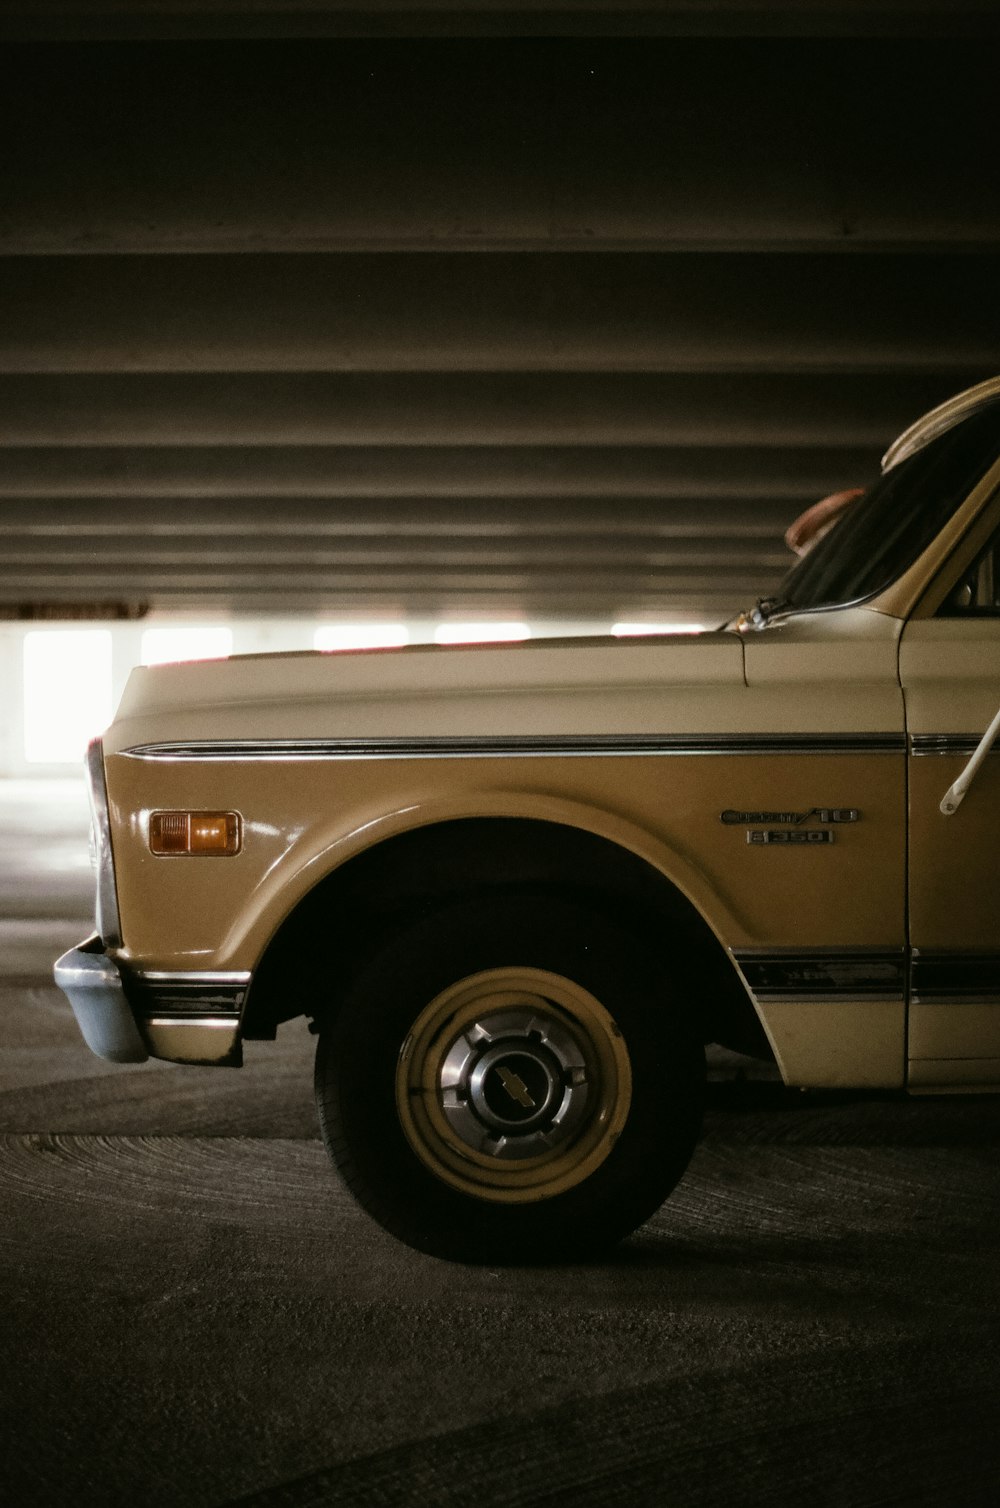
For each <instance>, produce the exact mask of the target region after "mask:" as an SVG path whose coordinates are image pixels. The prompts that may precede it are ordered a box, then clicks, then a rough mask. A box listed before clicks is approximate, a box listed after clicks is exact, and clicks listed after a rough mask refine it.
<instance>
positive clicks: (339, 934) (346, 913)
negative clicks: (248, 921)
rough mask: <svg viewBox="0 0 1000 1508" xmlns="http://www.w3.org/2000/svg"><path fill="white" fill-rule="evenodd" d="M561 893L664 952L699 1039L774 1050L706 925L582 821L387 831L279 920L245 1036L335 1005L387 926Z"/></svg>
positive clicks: (484, 821) (640, 864)
mask: <svg viewBox="0 0 1000 1508" xmlns="http://www.w3.org/2000/svg"><path fill="white" fill-rule="evenodd" d="M525 890H531V891H533V892H535V893H536V894H537V895H538V896H539V899H540V900H542V899H543V898H544V896H545V894H555V893H558V894H560V895H562V896H571V897H573V898H575V899H577V900H578V901H581V902H584V903H589V904H590V905H591V906H593V907H595V908H599V909H600V910H601V911H603V912H604V914H606V915H608V916H611V917H613V918H614V919H615V920H616V921H617V922H618V923H619V925H621V926H623V927H624V928H626V929H627V930H629V931H631V932H633V933H636V934H637V935H640V936H642V937H643V938H644V940H645V941H646V942H647V944H650V943H651V944H652V946H653V948H654V949H666V950H670V952H671V960H670V968H671V973H672V975H673V977H675V978H676V977H677V976H678V974H679V975H680V980H679V991H680V992H682V993H683V995H684V997H685V998H686V999H687V1000H689V1001H690V1002H691V1003H692V1005H693V1007H694V1009H695V1010H696V1011H697V1012H698V1015H699V1017H700V1020H701V1026H702V1035H703V1037H704V1039H705V1041H706V1042H718V1043H720V1044H721V1045H722V1046H725V1047H730V1048H733V1049H734V1050H736V1051H739V1052H745V1053H752V1054H755V1055H757V1056H761V1057H767V1058H769V1057H771V1050H770V1047H769V1045H768V1042H767V1038H766V1036H765V1034H764V1031H763V1028H762V1027H761V1025H760V1022H759V1020H758V1018H757V1014H756V1012H755V1010H754V1008H753V1005H752V1003H751V1001H750V999H749V997H748V995H747V993H746V990H745V989H744V987H743V985H742V983H741V981H740V979H739V976H738V975H737V973H736V970H735V969H734V967H733V965H732V963H731V962H730V960H729V958H728V956H727V954H726V952H725V950H724V948H723V947H722V946H721V944H720V943H719V941H718V939H717V938H716V936H715V934H714V933H713V932H712V930H711V928H710V927H709V926H708V924H707V923H706V922H705V920H704V919H703V918H702V916H701V915H700V914H699V912H698V911H697V910H696V909H695V907H694V906H693V905H692V904H691V902H690V901H689V900H688V899H687V897H686V896H684V895H682V893H681V892H680V891H679V890H678V889H677V887H676V886H675V885H673V884H672V883H671V882H670V881H669V880H667V879H666V878H665V877H664V876H663V875H662V874H660V873H659V872H658V871H657V870H655V869H654V868H652V866H651V865H649V864H647V863H646V862H645V861H644V860H642V859H639V858H637V857H636V856H635V855H634V854H632V853H630V852H629V851H628V850H626V849H623V848H620V847H619V846H618V845H617V844H615V843H612V842H610V841H609V840H608V839H606V838H600V837H597V836H595V835H594V834H593V833H588V832H585V831H583V830H582V829H579V828H574V827H564V826H561V825H559V824H556V823H550V822H544V821H538V820H531V819H522V818H517V819H514V818H495V817H494V818H461V819H456V820H454V821H449V822H442V823H439V824H436V825H435V826H432V827H426V828H418V829H416V830H415V831H413V832H409V833H404V834H401V835H400V836H399V837H396V838H390V839H387V840H386V841H385V842H384V843H381V844H379V845H378V846H377V847H376V848H373V849H369V850H368V851H367V852H366V853H363V854H359V855H357V857H355V858H353V859H350V860H348V862H347V863H346V864H344V865H342V866H341V867H340V868H339V869H336V870H334V871H333V872H332V873H331V874H329V875H327V876H326V877H325V878H324V879H322V880H321V881H320V882H319V883H318V884H317V885H316V886H315V887H314V888H313V890H311V891H310V892H309V894H308V895H306V896H305V897H304V898H303V899H302V900H301V901H300V902H299V904H298V905H297V906H296V907H295V909H294V910H293V911H292V912H291V914H290V915H289V916H288V917H287V918H286V919H285V921H284V922H283V923H282V925H281V926H280V927H279V929H278V931H277V932H276V933H275V935H274V937H273V938H272V939H271V942H270V943H269V944H268V947H267V949H266V951H265V953H264V956H263V958H262V960H261V962H260V964H259V966H258V968H257V970H256V972H255V975H254V982H253V986H252V988H251V991H250V997H249V1000H248V1003H247V1010H246V1015H245V1019H244V1035H245V1036H247V1037H249V1038H271V1037H273V1036H274V1034H275V1031H276V1029H277V1027H278V1025H279V1024H280V1023H281V1022H282V1021H287V1020H290V1019H291V1018H292V1017H293V1016H299V1015H307V1016H310V1017H314V1018H321V1017H324V1016H327V1015H328V1014H329V1013H330V1012H331V1011H335V1010H336V1007H337V1001H338V997H339V995H340V993H341V992H342V990H343V988H344V985H345V984H346V982H347V980H348V979H350V977H351V975H352V974H353V973H354V972H355V971H356V970H357V969H358V968H359V967H360V966H361V965H363V963H364V962H365V960H366V959H367V958H369V957H370V956H371V955H372V954H373V953H374V952H375V951H376V950H377V948H378V946H379V943H380V942H381V941H382V940H384V938H385V937H386V935H387V934H389V933H390V932H393V931H396V930H398V929H399V928H401V927H403V926H406V925H407V924H408V923H410V922H411V921H413V920H415V919H417V918H418V917H420V916H421V915H424V914H427V913H428V912H431V911H435V910H439V909H440V908H441V907H442V906H444V905H447V904H448V902H449V901H451V900H455V899H458V898H465V897H467V896H468V895H469V894H470V892H472V891H479V892H490V891H494V892H498V893H500V892H510V891H518V892H520V893H523V892H524V891H525Z"/></svg>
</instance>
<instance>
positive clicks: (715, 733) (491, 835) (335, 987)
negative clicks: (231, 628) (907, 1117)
mask: <svg viewBox="0 0 1000 1508" xmlns="http://www.w3.org/2000/svg"><path fill="white" fill-rule="evenodd" d="M998 457H1000V379H995V380H992V381H990V382H987V383H983V384H981V385H980V386H979V387H977V388H975V389H973V390H971V391H970V392H967V393H964V394H961V395H959V396H958V397H957V398H955V399H952V400H951V401H950V402H949V403H947V404H944V405H942V406H941V407H940V408H939V409H936V410H934V412H932V413H931V414H929V415H927V416H926V417H925V418H923V419H921V420H920V421H918V422H917V423H916V424H915V425H913V426H912V427H911V428H910V429H909V430H908V431H907V432H906V433H905V434H904V435H902V436H901V437H900V438H899V439H898V440H897V441H896V442H895V444H894V445H893V446H892V447H891V449H890V450H889V451H888V453H887V455H886V457H885V460H884V463H883V468H882V474H881V476H880V477H879V478H878V479H876V480H875V481H874V482H873V483H872V485H871V486H870V488H869V489H868V491H867V492H866V493H865V494H864V495H863V496H862V497H861V498H860V499H859V500H858V501H856V502H855V503H854V504H853V506H852V507H851V509H850V511H849V512H847V513H846V514H845V515H844V516H843V517H842V518H841V519H840V521H838V522H837V523H836V525H835V527H834V528H833V529H832V530H831V531H830V532H829V533H828V534H827V535H826V536H825V538H823V539H822V540H820V542H819V543H818V544H816V545H815V547H814V548H813V549H812V550H811V552H810V553H808V554H807V555H805V556H804V558H803V559H802V560H801V561H800V562H799V563H798V564H797V565H796V566H795V567H794V569H792V570H791V572H790V574H789V576H788V577H787V579H786V581H785V582H784V585H783V587H782V589H781V593H780V596H779V597H777V598H774V599H771V600H767V601H762V602H760V603H758V604H757V606H756V608H754V609H753V610H751V611H749V612H748V613H745V614H743V615H741V616H739V617H738V618H735V619H734V621H733V622H732V623H730V624H728V625H727V626H726V627H725V628H723V629H721V630H719V631H718V632H713V633H704V634H701V635H697V636H688V637H680V636H677V637H662V638H656V639H648V640H640V641H631V642H628V641H614V640H610V639H609V640H603V639H602V640H595V639H590V640H567V641H548V642H545V641H539V642H535V643H528V644H523V645H518V646H516V647H509V646H508V647H482V648H475V649H469V648H463V649H456V648H449V649H442V648H437V649H435V648H414V649H407V650H402V651H393V652H386V651H376V652H370V653H356V654H350V655H323V654H302V655H275V656H260V657H246V658H234V659H230V660H228V661H220V662H216V663H202V664H187V665H177V666H166V667H157V668H152V669H139V670H136V671H134V672H133V674H132V677H131V679H130V681H129V683H128V687H127V689H126V692H125V695H124V698H123V701H122V704H121V706H120V708H119V710H118V713H117V716H116V717H115V719H114V721H113V722H112V724H111V726H110V728H109V729H108V731H107V733H106V734H105V735H104V738H103V740H101V741H98V742H96V743H95V744H93V745H92V747H91V749H90V753H89V759H88V767H89V774H90V787H91V792H92V798H93V811H94V831H95V843H96V852H97V872H98V900H97V932H96V935H95V936H94V937H92V938H90V939H89V940H88V941H86V942H85V943H83V944H81V946H80V947H79V948H78V949H74V950H72V951H71V952H70V953H67V954H66V955H65V957H63V958H62V959H60V960H59V962H58V963H57V965H56V970H55V972H56V979H57V982H58V983H59V984H60V986H61V987H62V989H63V990H64V991H65V993H66V994H67V996H68V997H69V999H70V1001H71V1003H72V1006H73V1009H74V1011H75V1012H76V1015H77V1018H78V1021H79V1024H80V1027H81V1029H82V1032H83V1035H84V1037H85V1038H86V1040H87V1042H88V1043H89V1045H90V1046H91V1047H92V1048H93V1050H94V1051H95V1052H97V1053H99V1054H101V1055H102V1056H103V1057H106V1058H110V1059H113V1060H114V1061H117V1062H126V1063H134V1062H141V1061H142V1060H143V1059H144V1058H145V1057H146V1056H147V1055H148V1054H152V1055H154V1056H155V1057H159V1058H167V1059H171V1060H173V1061H175V1062H180V1063H203V1064H218V1065H238V1064H239V1063H240V1061H241V1053H242V1043H243V1041H244V1040H245V1039H248V1038H249V1039H269V1038H273V1036H274V1034H275V1031H276V1029H277V1027H278V1025H279V1024H280V1023H281V1022H284V1021H286V1020H289V1019H291V1018H292V1017H295V1016H299V1015H305V1016H307V1017H309V1018H310V1020H311V1022H312V1023H313V1025H314V1028H315V1030H316V1031H317V1032H318V1036H319V1041H318V1052H317V1061H316V1093H317V1101H318V1106H319V1117H320V1122H321V1126H322V1131H323V1136H324V1138H325V1141H326V1145H327V1148H328V1150H329V1152H330V1155H331V1157H332V1159H333V1161H334V1163H335V1164H336V1165H337V1167H338V1169H339V1170H340V1173H341V1174H342V1176H343V1178H344V1180H345V1181H346V1183H347V1185H348V1187H349V1188H350V1189H351V1190H352V1191H353V1193H354V1195H355V1196H356V1198H357V1199H358V1201H359V1202H360V1203H361V1204H362V1205H363V1206H364V1208H365V1209H367V1210H368V1212H369V1213H370V1214H371V1215H373V1216H374V1218H375V1219H376V1220H378V1221H379V1222H381V1224H382V1225H383V1226H384V1227H385V1228H386V1229H388V1230H389V1231H391V1232H393V1233H394V1234H395V1235H396V1236H398V1237H400V1238H401V1239H402V1240H404V1241H406V1242H409V1243H410V1244H411V1245H413V1246H414V1247H417V1248H418V1249H421V1250H423V1251H427V1252H432V1253H435V1254H437V1255H439V1256H445V1257H451V1258H456V1259H459V1260H471V1261H475V1260H484V1261H532V1260H541V1259H552V1258H558V1257H568V1256H573V1255H579V1254H581V1253H585V1252H588V1251H591V1250H594V1249H595V1248H599V1247H601V1246H605V1245H607V1244H608V1243H609V1242H611V1241H614V1240H616V1239H618V1238H620V1237H622V1236H623V1235H625V1234H627V1233H628V1232H629V1231H631V1230H633V1229H634V1228H635V1227H636V1226H638V1225H639V1224H640V1223H641V1222H642V1221H643V1220H645V1219H646V1218H647V1217H648V1216H649V1215H650V1214H651V1213H652V1212H653V1211H654V1210H655V1209H656V1208H657V1206H658V1205H659V1204H660V1203H661V1201H662V1200H663V1199H664V1197H665V1196H666V1195H667V1194H668V1193H669V1191H670V1189H671V1188H672V1187H673V1186H674V1184H675V1183H676V1182H677V1180H678V1179H679V1178H680V1176H681V1174H682V1172H683V1170H684V1167H685V1165H686V1163H687V1161H688V1159H689V1157H690V1154H691V1151H692V1148H693V1146H694V1143H695V1140H696V1138H697V1135H698V1130H699V1122H700V1116H701V1107H702V1100H703V1097H704V1049H705V1044H708V1043H720V1044H723V1045H725V1046H729V1047H731V1048H733V1049H736V1050H738V1051H741V1052H745V1053H752V1054H759V1055H761V1056H765V1057H771V1058H772V1059H773V1061H774V1062H775V1063H776V1064H777V1066H778V1068H779V1070H780V1072H781V1075H782V1077H783V1079H784V1080H785V1082H786V1083H788V1084H790V1085H802V1086H830V1087H846V1086H856V1087H863V1088H868V1089H882V1090H897V1091H901V1092H903V1091H909V1092H910V1093H911V1094H921V1093H928V1092H930V1093H938V1092H943V1091H959V1092H961V1091H974V1092H984V1091H987V1090H994V1089H997V1088H1000V930H998V920H997V894H998V878H1000V857H998V856H1000V759H996V758H989V757H987V756H988V755H989V753H990V751H991V749H992V745H993V739H994V737H995V736H996V734H997V732H998V728H1000V718H997V719H995V714H996V713H997V709H998V704H1000V560H998V548H1000V461H998Z"/></svg>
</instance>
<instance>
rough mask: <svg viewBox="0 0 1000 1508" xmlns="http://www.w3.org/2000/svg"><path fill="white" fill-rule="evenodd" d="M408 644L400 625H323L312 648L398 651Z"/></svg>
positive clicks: (405, 631) (406, 636) (404, 630)
mask: <svg viewBox="0 0 1000 1508" xmlns="http://www.w3.org/2000/svg"><path fill="white" fill-rule="evenodd" d="M409 642H410V635H409V634H408V632H407V630H406V627H405V625H404V624H402V623H324V624H323V625H322V627H321V628H318V629H317V630H316V633H315V635H314V636H313V648H314V649H322V650H338V649H399V648H401V647H402V646H403V645H404V644H409Z"/></svg>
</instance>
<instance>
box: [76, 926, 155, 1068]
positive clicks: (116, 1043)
mask: <svg viewBox="0 0 1000 1508" xmlns="http://www.w3.org/2000/svg"><path fill="white" fill-rule="evenodd" d="M52 972H53V974H54V975H55V981H56V984H57V985H58V986H59V988H60V989H61V990H62V992H63V994H64V995H65V996H66V998H67V1000H68V1001H69V1003H70V1005H71V1006H72V1007H73V1014H74V1016H75V1017H76V1023H77V1025H78V1026H79V1028H80V1031H81V1032H82V1033H83V1040H84V1041H85V1042H86V1044H87V1046H88V1047H89V1048H90V1050H91V1052H93V1053H96V1054H97V1056H98V1057H99V1058H107V1059H108V1061H109V1062H110V1063H145V1061H146V1059H147V1058H148V1057H149V1053H148V1052H147V1051H146V1045H145V1043H144V1042H143V1040H142V1037H141V1036H140V1034H139V1028H138V1027H137V1026H136V1024H135V1017H134V1016H133V1015H132V1008H131V1006H130V1005H129V1003H128V1001H127V999H126V998H125V991H124V989H123V987H122V981H121V976H120V975H119V973H118V969H117V968H116V966H115V965H114V964H113V963H112V961H111V959H110V958H108V957H107V955H106V954H105V953H104V951H103V947H102V944H101V939H100V938H99V937H98V936H97V935H96V934H95V935H94V936H93V937H88V939H87V941H86V942H83V943H81V944H80V946H79V947H78V948H70V950H69V952H68V953H64V954H63V956H62V957H61V958H60V959H57V961H56V963H55V965H54V967H53V971H52Z"/></svg>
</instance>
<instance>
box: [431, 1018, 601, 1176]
mask: <svg viewBox="0 0 1000 1508" xmlns="http://www.w3.org/2000/svg"><path fill="white" fill-rule="evenodd" d="M440 1088H441V1104H442V1108H443V1110H444V1113H445V1115H446V1116H447V1117H448V1122H449V1124H450V1125H451V1127H452V1129H453V1131H454V1132H455V1134H456V1136H458V1137H459V1138H460V1139H461V1140H462V1141H463V1142H464V1143H465V1144H466V1146H468V1147H471V1148H472V1149H473V1150H474V1151H476V1152H484V1153H487V1154H489V1155H490V1156H493V1157H505V1158H511V1159H517V1158H524V1157H538V1156H539V1155H541V1154H542V1153H544V1152H546V1151H551V1150H553V1149H554V1148H555V1147H557V1146H558V1145H559V1144H560V1142H564V1141H566V1140H567V1139H568V1138H569V1137H570V1136H572V1134H573V1132H574V1130H575V1129H576V1127H577V1126H578V1125H579V1123H580V1121H581V1120H582V1118H583V1116H584V1115H585V1113H586V1109H587V1099H588V1095H589V1088H590V1086H589V1083H588V1075H587V1065H586V1062H585V1061H584V1057H583V1054H582V1052H581V1051H580V1048H579V1046H578V1044H577V1042H576V1041H575V1039H574V1037H573V1036H572V1034H571V1033H570V1032H569V1031H568V1030H567V1029H566V1028H565V1027H564V1026H563V1025H561V1023H559V1022H558V1021H556V1020H554V1019H553V1018H551V1017H546V1016H541V1015H537V1014H535V1013H533V1012H530V1011H501V1012H497V1013H495V1014H488V1015H483V1016H480V1017H478V1018H477V1019H476V1020H475V1021H473V1022H472V1023H471V1024H470V1025H469V1026H468V1027H466V1029H465V1030H464V1031H463V1033H462V1035H461V1036H460V1037H459V1038H458V1039H457V1040H456V1041H455V1042H454V1043H453V1044H452V1047H451V1049H450V1051H449V1052H448V1054H447V1056H446V1057H445V1059H444V1062H443V1063H442V1065H441V1076H440Z"/></svg>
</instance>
